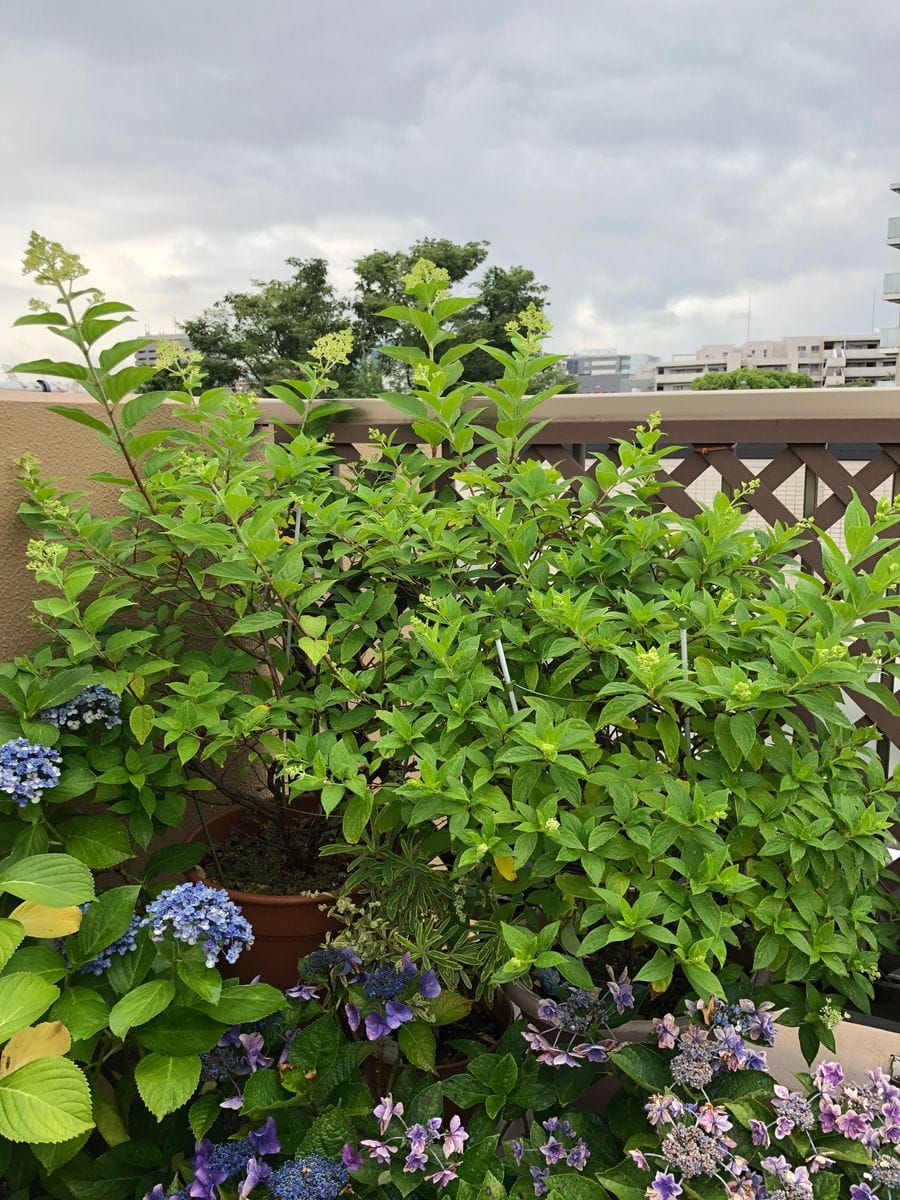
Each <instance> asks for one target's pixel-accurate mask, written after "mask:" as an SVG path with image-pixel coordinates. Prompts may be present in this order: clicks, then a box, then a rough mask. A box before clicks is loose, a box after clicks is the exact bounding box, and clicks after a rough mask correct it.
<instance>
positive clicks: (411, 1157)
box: [342, 1096, 469, 1190]
mask: <svg viewBox="0 0 900 1200" xmlns="http://www.w3.org/2000/svg"><path fill="white" fill-rule="evenodd" d="M372 1111H373V1115H374V1116H376V1117H377V1118H378V1131H379V1133H380V1135H381V1136H380V1137H378V1138H363V1139H362V1141H361V1142H360V1146H365V1148H366V1150H367V1151H368V1156H369V1158H370V1159H372V1160H373V1161H374V1162H376V1163H379V1164H381V1165H382V1166H385V1167H389V1166H390V1165H391V1163H392V1161H393V1160H394V1158H395V1156H396V1155H398V1154H401V1155H402V1157H403V1170H404V1172H406V1173H408V1174H413V1173H417V1172H419V1171H422V1172H429V1173H428V1174H425V1179H426V1180H427V1181H428V1182H429V1183H433V1184H434V1185H435V1186H436V1187H437V1188H438V1189H439V1190H440V1189H442V1188H445V1187H446V1186H447V1185H448V1184H449V1183H452V1182H453V1180H454V1179H456V1178H457V1172H458V1170H459V1164H460V1160H461V1159H462V1155H463V1153H464V1151H465V1144H466V1142H467V1141H468V1140H469V1135H468V1133H466V1131H465V1129H464V1128H463V1124H462V1121H461V1120H460V1118H459V1117H458V1116H452V1117H451V1118H450V1120H449V1121H448V1122H447V1124H446V1126H445V1125H444V1120H443V1118H442V1117H431V1118H430V1119H429V1120H427V1121H426V1122H425V1124H424V1125H423V1124H421V1123H420V1122H416V1123H415V1124H413V1125H407V1123H406V1122H405V1121H404V1120H403V1105H402V1104H400V1103H396V1104H395V1103H394V1099H393V1097H392V1096H382V1098H381V1100H380V1101H379V1103H378V1104H377V1105H376V1106H375V1108H374V1109H373V1110H372ZM395 1122H396V1123H397V1125H398V1126H399V1128H398V1130H397V1131H396V1132H394V1133H389V1132H388V1131H389V1129H390V1128H391V1126H392V1125H393V1124H394V1123H395ZM342 1160H343V1163H344V1166H345V1167H346V1168H347V1170H348V1171H356V1170H358V1169H359V1168H360V1167H361V1166H362V1164H363V1155H362V1153H361V1152H360V1151H359V1150H356V1149H354V1148H353V1146H351V1145H349V1144H348V1145H346V1146H344V1151H343V1155H342Z"/></svg>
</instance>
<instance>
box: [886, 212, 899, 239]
mask: <svg viewBox="0 0 900 1200" xmlns="http://www.w3.org/2000/svg"><path fill="white" fill-rule="evenodd" d="M888 241H889V242H900V217H890V218H889V219H888Z"/></svg>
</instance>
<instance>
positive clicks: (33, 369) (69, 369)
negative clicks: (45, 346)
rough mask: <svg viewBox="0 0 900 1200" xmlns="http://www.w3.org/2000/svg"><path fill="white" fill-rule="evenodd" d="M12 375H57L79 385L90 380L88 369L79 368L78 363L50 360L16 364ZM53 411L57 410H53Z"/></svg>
mask: <svg viewBox="0 0 900 1200" xmlns="http://www.w3.org/2000/svg"><path fill="white" fill-rule="evenodd" d="M12 373H13V374H14V375H55V376H57V377H58V378H60V379H77V380H78V382H79V383H85V382H86V381H87V378H88V369H87V367H82V366H79V364H78V363H68V362H53V361H52V359H49V358H35V359H32V361H31V362H26V363H16V365H15V366H14V367H13V369H12ZM51 411H55V410H53V409H51ZM62 411H63V412H65V411H66V410H65V409H63V410H62Z"/></svg>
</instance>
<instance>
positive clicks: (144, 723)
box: [128, 704, 156, 746]
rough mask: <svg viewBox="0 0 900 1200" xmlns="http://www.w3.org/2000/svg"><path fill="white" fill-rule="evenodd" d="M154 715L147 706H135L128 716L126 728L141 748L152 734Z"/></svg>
mask: <svg viewBox="0 0 900 1200" xmlns="http://www.w3.org/2000/svg"><path fill="white" fill-rule="evenodd" d="M155 716H156V714H155V713H154V711H153V708H152V706H151V705H149V704H136V705H135V706H134V708H133V709H132V710H131V712H130V713H129V714H128V728H129V729H130V730H131V732H132V733H133V734H134V736H135V737H136V738H137V741H138V745H139V746H143V744H144V742H146V740H147V738H148V737H149V736H150V734H151V733H152V732H153V719H154V717H155Z"/></svg>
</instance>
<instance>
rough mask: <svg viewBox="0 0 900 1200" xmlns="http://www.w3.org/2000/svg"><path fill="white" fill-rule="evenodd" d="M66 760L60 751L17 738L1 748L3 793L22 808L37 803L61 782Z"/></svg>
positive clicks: (0, 777) (0, 770)
mask: <svg viewBox="0 0 900 1200" xmlns="http://www.w3.org/2000/svg"><path fill="white" fill-rule="evenodd" d="M61 767H62V757H61V755H60V753H59V751H58V750H54V749H53V748H52V747H50V746H41V745H38V744H37V743H36V742H29V741H28V740H27V738H13V740H12V741H11V742H5V743H4V744H3V745H2V746H0V792H6V793H7V795H9V796H12V798H13V800H15V802H16V804H18V806H19V807H20V808H24V807H25V805H26V804H37V803H38V801H39V800H40V799H41V797H42V796H43V794H44V792H45V791H47V790H48V789H49V788H54V787H56V785H57V784H58V783H59V776H60V768H61Z"/></svg>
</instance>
